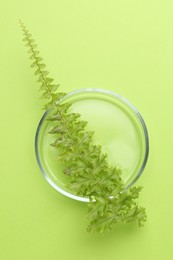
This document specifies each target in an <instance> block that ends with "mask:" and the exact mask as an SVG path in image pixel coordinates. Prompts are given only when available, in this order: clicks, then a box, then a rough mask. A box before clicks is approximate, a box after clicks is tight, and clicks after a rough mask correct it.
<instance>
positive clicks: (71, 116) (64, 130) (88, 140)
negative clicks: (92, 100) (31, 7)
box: [20, 22, 146, 232]
mask: <svg viewBox="0 0 173 260" xmlns="http://www.w3.org/2000/svg"><path fill="white" fill-rule="evenodd" d="M20 24H21V27H22V30H23V34H24V39H23V40H24V42H25V45H26V47H27V48H28V53H29V55H30V59H31V61H32V64H31V67H33V68H34V69H35V75H36V76H37V78H38V80H37V81H38V82H39V83H40V90H41V91H42V98H44V99H45V100H46V101H47V102H46V104H45V106H44V109H45V110H47V109H52V111H53V112H52V113H51V115H50V116H49V117H48V119H47V120H49V121H51V122H52V123H53V127H52V129H51V130H50V132H49V134H51V135H53V136H54V142H53V143H52V144H51V145H52V146H53V147H55V148H56V149H58V160H61V161H62V162H64V164H65V168H64V174H66V175H67V176H69V178H70V182H69V184H68V185H69V186H68V187H69V188H70V189H71V190H72V191H73V192H74V193H76V194H77V195H80V196H84V197H89V199H90V202H89V210H88V219H89V226H88V231H90V232H103V231H107V230H110V229H111V228H112V225H113V224H115V223H120V222H122V223H129V222H137V223H138V224H139V225H140V226H141V225H142V223H143V222H144V221H145V220H146V214H145V209H144V208H141V207H138V205H137V203H136V201H135V200H136V199H137V198H138V197H139V193H140V191H141V188H132V189H130V190H129V191H124V183H123V181H122V178H121V170H120V169H119V168H117V167H112V166H110V165H109V164H108V161H107V155H106V154H103V152H102V148H101V146H100V145H95V144H94V142H93V135H94V132H93V131H89V130H88V129H87V122H86V121H83V120H82V119H81V116H80V114H79V113H70V107H71V104H70V103H67V102H66V103H61V102H60V101H61V99H62V98H63V97H64V96H65V95H66V94H65V93H61V92H58V89H59V84H55V83H54V79H52V78H51V77H49V72H48V71H47V69H46V65H45V64H44V63H43V59H42V58H41V57H40V53H39V51H38V50H37V45H36V43H35V40H34V39H33V38H32V35H31V34H30V33H29V31H28V30H27V29H26V27H25V26H24V24H23V23H22V22H20Z"/></svg>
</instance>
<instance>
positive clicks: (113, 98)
mask: <svg viewBox="0 0 173 260" xmlns="http://www.w3.org/2000/svg"><path fill="white" fill-rule="evenodd" d="M62 102H70V103H71V104H72V106H71V108H70V109H71V112H77V113H80V114H81V119H82V120H85V121H87V122H88V125H87V129H88V130H92V131H95V134H94V143H95V144H101V145H102V149H103V152H106V153H107V155H108V161H109V164H110V165H113V166H117V165H118V166H120V168H121V169H122V179H123V181H124V183H125V189H128V188H130V187H132V186H133V185H134V183H135V182H136V181H137V179H138V178H139V177H140V176H141V174H142V172H143V170H144V168H145V166H146V163H147V159H148V153H149V139H148V131H147V127H146V124H145V122H144V120H143V118H142V116H141V114H140V113H139V112H138V110H137V109H136V108H135V107H134V106H133V105H132V104H131V103H130V102H129V101H128V100H126V99H125V98H124V97H122V96H120V95H118V94H116V93H115V92H112V91H108V90H102V89H94V88H92V89H90V88H89V89H79V90H74V91H72V92H70V93H68V94H67V95H66V96H65V97H63V98H62V99H61V101H60V103H62ZM51 113H52V111H51V110H49V111H46V112H45V113H44V115H43V117H42V118H41V120H40V122H39V124H38V128H37V131H36V137H35V152H36V158H37V162H38V165H39V167H40V169H41V172H42V173H43V176H44V177H45V179H46V180H47V182H48V183H49V184H50V185H51V186H52V187H53V188H54V189H55V190H57V191H58V192H60V193H61V194H63V195H65V196H67V197H69V198H72V199H75V200H79V201H83V202H88V201H89V199H88V198H86V197H80V196H77V195H75V194H73V193H72V192H71V191H70V190H68V189H67V187H66V185H67V183H68V182H69V178H70V177H68V176H66V175H64V173H63V168H64V165H63V163H61V162H59V161H57V156H58V151H57V149H55V148H54V147H52V146H50V144H51V143H53V141H54V136H52V135H50V134H49V133H48V132H49V131H50V129H51V128H52V122H50V121H48V120H46V119H47V117H48V116H49V115H50V114H51Z"/></svg>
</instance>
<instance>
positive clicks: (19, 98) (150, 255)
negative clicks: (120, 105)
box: [0, 0, 173, 260]
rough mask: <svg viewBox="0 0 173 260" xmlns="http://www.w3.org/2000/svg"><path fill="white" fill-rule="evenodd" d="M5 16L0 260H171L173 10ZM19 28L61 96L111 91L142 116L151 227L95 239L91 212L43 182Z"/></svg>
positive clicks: (104, 5)
mask: <svg viewBox="0 0 173 260" xmlns="http://www.w3.org/2000/svg"><path fill="white" fill-rule="evenodd" d="M0 14H1V15H0V74H1V77H0V99H1V102H0V111H1V118H0V124H1V126H0V174H1V175H0V259H2V260H9V259H10V260H11V259H13V260H31V259H32V260H36V259H37V260H39V259H42V260H43V259H50V260H54V259H64V260H67V259H76V260H78V259H83V260H86V259H87V260H94V259H108V260H112V259H120V260H126V259H128V260H131V259H142V260H143V259H147V260H150V259H151V260H155V259H160V260H162V259H165V260H171V259H173V246H172V233H173V188H172V185H173V184H172V183H173V164H172V161H173V157H172V147H173V134H172V133H173V116H172V112H173V1H171V0H145V1H144V0H131V1H128V0H122V1H115V0H104V1H103V0H71V1H70V0H63V1H59V0H49V1H47V0H45V1H36V0H30V1H21V0H14V1H9V0H6V1H5V0H2V1H1V4H0ZM19 19H22V20H23V21H24V23H25V24H26V25H27V27H28V28H29V29H30V30H31V32H32V34H33V36H34V38H35V39H36V41H37V43H38V46H39V50H40V51H41V54H42V56H43V57H44V61H45V63H46V64H47V65H48V70H49V71H51V75H52V77H54V78H56V79H57V82H60V83H61V87H62V90H63V91H65V92H68V91H71V90H74V89H78V88H86V87H95V88H103V89H109V90H112V91H115V92H117V93H119V94H121V95H123V96H125V97H126V98H127V99H128V100H130V101H131V102H132V103H133V104H134V105H135V106H136V107H137V108H138V109H139V111H140V112H141V114H142V115H143V117H144V119H145V121H146V124H147V127H148V130H149V136H150V156H149V161H148V164H147V167H146V169H145V171H144V174H143V175H142V177H141V178H140V180H139V181H138V184H140V185H142V186H144V189H143V192H142V194H141V197H140V204H141V205H143V206H145V207H146V208H147V214H148V221H147V223H146V224H145V227H144V228H140V229H138V228H137V227H136V226H135V225H118V226H117V227H115V228H114V230H113V232H112V233H107V234H105V235H98V234H94V235H91V234H88V233H87V232H86V230H85V228H86V225H87V220H86V217H85V216H86V212H87V206H86V204H84V203H80V202H77V201H72V200H70V199H68V198H66V197H63V196H62V195H60V194H58V193H57V192H56V191H55V190H53V188H51V187H50V186H49V185H48V184H47V182H46V181H45V180H44V178H43V177H42V174H41V172H40V170H39V168H38V166H37V162H36V159H35V153H34V136H35V130H36V127H37V124H38V121H39V119H40V117H41V115H42V110H41V109H40V107H41V101H40V99H39V93H38V85H37V83H36V78H35V77H34V76H33V71H32V70H31V69H30V67H29V64H30V62H29V60H28V56H27V54H26V49H25V47H24V44H23V42H22V40H21V39H22V33H21V29H20V27H19V24H18V20H19Z"/></svg>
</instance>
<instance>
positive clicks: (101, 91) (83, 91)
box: [35, 88, 149, 202]
mask: <svg viewBox="0 0 173 260" xmlns="http://www.w3.org/2000/svg"><path fill="white" fill-rule="evenodd" d="M87 93H88V94H92V93H93V94H94V93H95V94H102V95H107V96H110V97H113V98H115V99H117V100H119V101H120V102H121V103H122V104H123V105H125V106H126V107H127V108H128V109H130V110H131V112H132V113H133V114H135V115H136V117H137V118H138V120H139V122H140V124H141V126H142V130H143V135H144V142H145V155H144V159H143V162H142V164H141V167H140V169H139V171H138V173H137V174H136V176H135V177H134V178H133V180H132V181H131V182H130V183H129V184H128V185H127V186H126V187H125V190H127V189H129V188H130V187H132V186H133V185H134V184H135V183H136V181H137V180H138V179H139V177H140V176H141V175H142V173H143V171H144V168H145V166H146V164H147V160H148V155H149V136H148V130H147V127H146V124H145V121H144V119H143V117H142V115H141V114H140V112H139V111H138V109H137V108H136V107H135V106H134V105H133V104H132V103H130V102H129V101H128V100H127V99H126V98H124V97H123V96H121V95H119V94H117V93H116V92H114V91H110V90H104V89H98V88H82V89H77V90H73V91H71V92H69V93H67V94H66V95H65V96H64V97H63V98H62V99H61V100H59V101H58V103H61V102H64V101H66V100H68V99H69V98H70V97H73V96H76V95H79V94H87ZM49 112H50V111H49V110H47V111H46V112H45V113H44V114H43V116H42V118H41V119H40V121H39V124H38V127H37V130H36V135H35V155H36V159H37V163H38V166H39V168H40V170H41V172H42V174H43V176H44V178H45V179H46V181H47V182H48V183H49V184H50V185H51V186H52V187H53V188H54V189H55V190H57V191H58V192H59V193H61V194H63V195H65V196H67V197H69V198H71V199H74V200H78V201H82V202H89V199H88V198H85V197H81V196H77V195H74V194H72V193H70V192H68V191H66V190H64V189H62V188H61V187H59V186H58V185H57V184H56V183H55V182H54V181H53V180H52V179H51V178H50V177H49V175H48V174H47V172H46V170H45V169H44V167H43V165H42V162H41V157H40V152H39V134H40V131H41V128H42V126H43V123H44V121H45V119H46V117H47V115H48V114H49Z"/></svg>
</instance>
